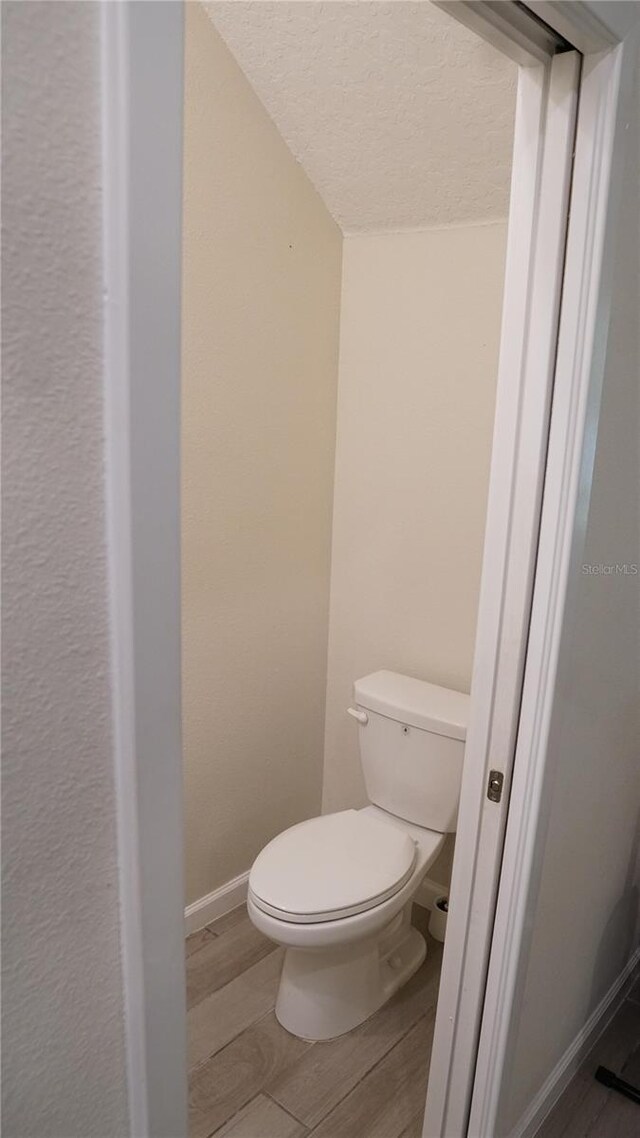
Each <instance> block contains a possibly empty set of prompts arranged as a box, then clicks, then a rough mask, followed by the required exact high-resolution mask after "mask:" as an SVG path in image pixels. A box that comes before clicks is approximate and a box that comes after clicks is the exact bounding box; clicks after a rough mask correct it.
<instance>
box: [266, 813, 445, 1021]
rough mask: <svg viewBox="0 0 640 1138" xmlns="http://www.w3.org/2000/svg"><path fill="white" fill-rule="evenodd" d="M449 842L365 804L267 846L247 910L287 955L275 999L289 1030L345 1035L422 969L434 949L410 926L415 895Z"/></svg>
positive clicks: (297, 828) (298, 828) (312, 823)
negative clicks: (285, 865)
mask: <svg viewBox="0 0 640 1138" xmlns="http://www.w3.org/2000/svg"><path fill="white" fill-rule="evenodd" d="M444 837H445V835H444V834H436V833H434V832H433V831H430V830H421V829H420V827H418V826H411V825H409V824H407V823H402V822H401V821H400V820H399V819H393V818H391V817H389V816H386V815H385V813H384V811H383V810H379V809H378V808H377V807H375V806H368V807H365V808H364V809H363V810H359V811H357V810H348V811H344V812H342V813H339V814H328V815H324V816H322V817H320V818H314V819H312V820H311V821H310V822H303V823H301V824H300V825H299V826H294V827H292V828H291V830H288V831H285V833H284V834H281V835H280V837H279V838H277V839H275V842H276V843H277V846H276V848H275V849H272V848H270V846H267V847H266V849H265V850H263V852H262V854H261V855H260V859H259V861H258V862H256V863H255V865H254V870H253V871H252V873H251V875H250V879H249V896H248V901H247V905H248V911H249V916H250V918H251V920H252V921H253V923H254V925H255V926H256V928H258V929H259V930H260V931H261V932H262V933H264V935H265V936H267V937H269V939H270V940H272V941H274V942H275V943H276V944H280V945H282V946H283V947H284V948H286V950H287V951H286V954H285V959H284V964H283V968H282V976H281V980H280V987H279V990H278V997H277V1001H276V1017H277V1019H278V1021H279V1022H280V1023H281V1024H282V1026H283V1027H285V1028H286V1029H287V1030H288V1031H290V1032H291V1033H292V1034H293V1035H297V1036H299V1037H300V1038H303V1039H308V1040H315V1041H317V1040H326V1039H333V1038H335V1037H336V1036H338V1035H343V1034H344V1033H345V1032H347V1031H351V1030H352V1028H354V1027H357V1026H358V1024H360V1023H362V1022H363V1021H364V1020H365V1019H368V1018H369V1016H370V1015H373V1013H374V1012H375V1011H377V1009H378V1008H379V1007H381V1006H382V1004H384V1003H385V1002H386V1001H387V1000H388V999H389V998H390V996H392V995H393V993H394V992H396V991H397V990H398V989H399V988H400V987H402V985H403V984H405V983H406V981H407V980H408V979H409V978H410V977H411V976H412V975H413V973H414V972H415V971H416V969H418V968H419V967H420V965H421V964H422V962H423V960H424V958H425V956H426V950H427V946H426V943H425V940H424V938H423V937H422V936H421V934H420V933H419V932H418V930H417V929H415V928H413V926H412V925H411V908H412V904H413V901H412V898H413V895H414V894H415V892H416V890H417V888H418V886H419V885H420V883H421V881H422V879H423V877H424V876H425V874H426V872H427V870H428V868H429V866H430V865H431V863H432V862H433V861H434V859H435V858H436V857H437V855H438V853H439V851H440V849H441V848H442V845H443V842H444ZM364 854H366V856H367V859H368V860H367V861H366V862H363V860H362V855H364ZM327 855H330V856H327ZM348 855H350V857H349V856H348ZM359 855H360V856H359ZM287 856H290V859H291V860H290V867H291V870H292V872H291V873H290V874H289V875H287V874H286V872H284V873H283V865H282V862H283V859H284V858H285V857H287ZM341 856H344V868H343V872H340V865H339V861H340V857H341ZM314 858H315V861H313V859H314ZM310 865H311V878H310V876H309V874H308V870H309V867H310ZM314 865H315V868H316V873H315V874H313V868H314ZM254 871H255V872H254ZM305 878H306V884H305ZM379 885H383V888H382V889H378V888H377V887H378V886H379ZM332 889H333V899H334V905H335V907H334V908H333V909H331V908H329V905H330V904H331V901H330V898H331V892H332ZM275 901H277V902H278V905H276V904H275V903H274V902H275ZM283 905H285V906H286V907H285V908H282V907H280V906H283ZM314 909H317V910H318V911H317V912H315V911H314Z"/></svg>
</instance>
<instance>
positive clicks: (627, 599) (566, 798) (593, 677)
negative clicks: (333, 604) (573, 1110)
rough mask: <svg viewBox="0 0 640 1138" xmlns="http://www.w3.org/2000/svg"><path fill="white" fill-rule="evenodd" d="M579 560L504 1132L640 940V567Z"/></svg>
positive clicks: (616, 485)
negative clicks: (600, 571) (635, 571)
mask: <svg viewBox="0 0 640 1138" xmlns="http://www.w3.org/2000/svg"><path fill="white" fill-rule="evenodd" d="M636 90H637V88H636ZM636 106H637V101H636ZM626 146H627V162H628V168H627V171H626V192H625V196H624V200H623V210H622V217H621V219H620V225H619V235H618V249H617V259H616V265H615V270H614V292H613V307H612V322H611V329H610V333H609V343H608V348H607V357H606V369H605V385H604V391H603V400H602V411H601V420H600V426H599V431H598V439H597V450H596V462H595V472H594V482H593V490H592V497H591V505H590V511H589V517H588V523H587V532H586V546H585V551H584V556H583V562H582V563H583V564H594V565H611V564H615V563H616V562H618V563H620V564H625V563H626V564H634V563H635V564H636V565H640V533H639V517H638V488H639V487H640V455H639V447H640V441H639V440H640V414H639V411H640V406H639V403H640V342H639V335H638V313H639V312H640V242H639V234H638V215H639V208H640V200H639V197H638V186H640V169H639V166H638V120H637V118H636V121H635V124H634V129H633V130H632V131H629V132H628V135H627V142H626ZM578 571H579V574H580V576H579V591H578V598H577V607H576V610H575V611H574V614H573V619H572V621H571V624H570V625H569V626H568V628H567V631H566V633H565V638H564V642H563V644H562V655H561V668H560V674H559V682H558V685H557V694H556V703H555V708H554V720H553V726H552V732H551V738H550V744H549V746H550V753H551V759H552V761H553V762H554V763H557V773H556V777H555V782H554V785H553V791H552V795H553V796H552V807H551V816H550V820H549V827H548V832H547V837H546V846H545V852H544V863H543V868H542V878H541V883H540V891H539V895H538V899H537V907H536V908H535V913H534V915H533V917H532V920H533V922H534V932H533V941H532V945H531V950H530V956H529V963H528V974H527V979H526V988H525V992H524V1000H523V1004H522V1009H521V1013H520V1024H519V1028H518V1035H517V1046H516V1048H515V1055H514V1067H513V1071H512V1076H511V1079H510V1080H509V1083H508V1087H507V1094H506V1096H505V1103H504V1114H503V1121H504V1125H503V1126H502V1127H501V1130H500V1133H501V1134H502V1133H505V1134H508V1133H510V1132H511V1129H512V1126H513V1125H514V1124H515V1122H516V1121H517V1120H518V1119H519V1118H520V1116H521V1115H522V1114H523V1112H524V1111H525V1109H526V1108H527V1106H528V1104H529V1103H530V1102H531V1100H532V1098H533V1096H534V1095H535V1094H536V1092H537V1091H538V1090H539V1089H540V1087H541V1086H542V1084H543V1083H544V1081H545V1080H546V1078H547V1077H548V1076H549V1075H550V1073H551V1072H552V1070H553V1068H554V1067H555V1065H556V1064H557V1063H558V1061H559V1060H560V1058H561V1057H562V1056H563V1055H564V1053H565V1051H566V1050H567V1048H568V1047H569V1046H570V1044H571V1043H572V1042H573V1040H574V1039H575V1037H576V1035H577V1033H578V1032H579V1031H580V1029H581V1028H582V1026H583V1025H584V1023H585V1022H586V1021H587V1019H588V1018H589V1016H590V1015H591V1013H592V1012H593V1011H594V1009H595V1008H596V1007H597V1005H598V1003H599V1002H600V1000H601V999H602V998H603V996H604V995H605V994H606V993H607V991H608V990H609V989H610V987H611V985H612V984H613V983H614V982H615V980H616V979H617V977H618V976H619V975H620V972H621V971H622V969H623V967H624V965H625V964H626V963H627V961H628V960H629V958H630V956H631V954H632V952H633V950H634V949H635V948H636V947H637V945H638V943H639V939H640V937H639V934H640V923H639V919H638V918H639V911H640V862H639V860H638V854H639V848H640V754H639V740H640V575H638V576H634V575H626V576H625V575H611V576H609V575H585V574H583V573H582V569H581V567H580V568H579V570H578ZM550 1024H552V1025H553V1030H550V1026H549V1025H550Z"/></svg>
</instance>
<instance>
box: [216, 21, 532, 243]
mask: <svg viewBox="0 0 640 1138" xmlns="http://www.w3.org/2000/svg"><path fill="white" fill-rule="evenodd" d="M205 7H206V9H207V11H208V13H209V15H210V17H211V19H212V20H213V22H214V24H215V26H216V27H217V29H218V31H219V32H220V34H221V35H222V37H223V38H224V40H225V41H226V43H227V45H228V46H229V48H230V49H231V51H232V52H233V54H234V55H235V57H236V59H237V61H238V63H239V64H240V66H241V67H242V69H243V71H244V72H245V74H246V76H247V78H248V79H249V81H250V82H251V84H252V86H253V87H254V89H255V91H256V92H257V94H258V96H259V98H260V99H261V101H262V103H263V104H264V106H265V107H266V109H267V111H268V112H269V114H270V115H271V118H272V119H273V121H274V122H275V124H276V126H277V127H278V130H279V131H280V133H281V134H282V136H283V137H284V139H285V141H286V142H287V144H288V146H289V148H290V149H291V151H292V152H293V154H294V155H295V157H296V158H297V159H298V161H299V162H300V163H301V164H302V166H303V167H304V169H305V170H306V172H307V174H308V176H309V178H310V179H311V181H312V182H313V183H314V185H315V186H316V188H317V190H318V191H319V193H320V194H321V195H322V197H323V198H324V201H325V202H326V205H327V207H328V209H329V210H330V212H331V213H332V214H333V216H334V218H335V219H336V221H337V222H338V223H339V225H340V226H341V227H342V229H343V230H344V231H345V232H357V231H384V230H391V229H407V228H419V227H424V226H430V225H447V224H452V223H456V222H465V221H480V220H488V219H492V218H497V217H504V216H505V215H506V212H507V202H508V192H509V176H510V166H511V144H512V131H513V115H514V108H515V83H516V66H515V64H513V63H511V62H510V61H509V60H507V59H506V58H504V57H503V56H501V55H499V54H498V53H497V52H496V51H494V50H493V49H492V48H490V47H489V46H488V45H486V44H484V43H483V42H482V41H481V40H480V39H478V38H477V37H476V36H475V35H474V34H473V33H472V32H470V31H468V30H467V29H466V28H464V27H462V26H461V25H460V24H458V23H456V21H455V20H453V19H452V18H451V17H450V16H447V15H446V14H445V13H444V12H441V11H440V10H439V9H437V8H435V7H433V6H432V5H431V4H430V3H428V0H346V2H345V0H294V2H290V0H211V2H208V3H205Z"/></svg>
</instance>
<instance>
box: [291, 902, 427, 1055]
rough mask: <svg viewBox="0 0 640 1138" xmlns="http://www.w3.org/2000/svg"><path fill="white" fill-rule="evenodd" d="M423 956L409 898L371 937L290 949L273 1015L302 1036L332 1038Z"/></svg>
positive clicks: (360, 1019) (364, 1014) (394, 987)
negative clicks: (346, 942)
mask: <svg viewBox="0 0 640 1138" xmlns="http://www.w3.org/2000/svg"><path fill="white" fill-rule="evenodd" d="M426 954H427V946H426V943H425V940H424V938H423V937H422V936H421V935H420V933H419V932H418V930H417V929H415V928H413V926H412V924H411V902H409V903H408V904H407V905H405V907H404V909H403V910H402V912H401V913H399V914H398V915H397V917H395V918H394V920H393V921H392V922H391V924H390V925H389V926H388V927H387V928H386V929H384V930H383V931H382V933H378V935H377V936H376V937H375V938H368V939H366V940H361V941H356V942H355V943H353V944H347V945H342V946H339V947H335V948H322V949H320V950H314V949H306V948H288V949H287V951H286V953H285V958H284V964H283V967H282V976H281V979H280V988H279V991H278V998H277V1001H276V1009H275V1010H276V1018H277V1019H278V1022H279V1023H280V1024H282V1026H283V1027H284V1028H285V1029H286V1030H287V1031H289V1032H291V1034H292V1035H296V1036H298V1037H299V1038H300V1039H306V1040H309V1041H311V1042H319V1041H321V1040H327V1039H335V1038H336V1036H339V1035H344V1034H345V1032H347V1031H352V1030H353V1028H354V1027H357V1026H358V1025H359V1024H361V1023H364V1021H365V1020H366V1019H368V1018H369V1016H371V1015H373V1013H374V1012H375V1011H377V1010H378V1008H380V1007H382V1005H383V1004H384V1003H386V1001H387V1000H388V999H389V998H390V997H391V996H392V995H393V994H394V992H397V991H398V989H399V988H401V987H402V985H403V984H406V982H407V980H409V979H410V977H411V976H413V974H414V972H416V971H417V969H418V968H419V967H420V965H421V964H422V962H423V960H424V959H425V956H426Z"/></svg>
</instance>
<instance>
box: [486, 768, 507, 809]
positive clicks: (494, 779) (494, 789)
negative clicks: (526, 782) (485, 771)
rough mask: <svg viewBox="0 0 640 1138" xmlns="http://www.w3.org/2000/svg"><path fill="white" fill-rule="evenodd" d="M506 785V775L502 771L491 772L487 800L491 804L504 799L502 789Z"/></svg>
mask: <svg viewBox="0 0 640 1138" xmlns="http://www.w3.org/2000/svg"><path fill="white" fill-rule="evenodd" d="M503 785H504V775H503V773H502V771H489V785H488V787H487V798H488V799H489V801H490V802H499V801H500V799H501V798H502V787H503Z"/></svg>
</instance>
